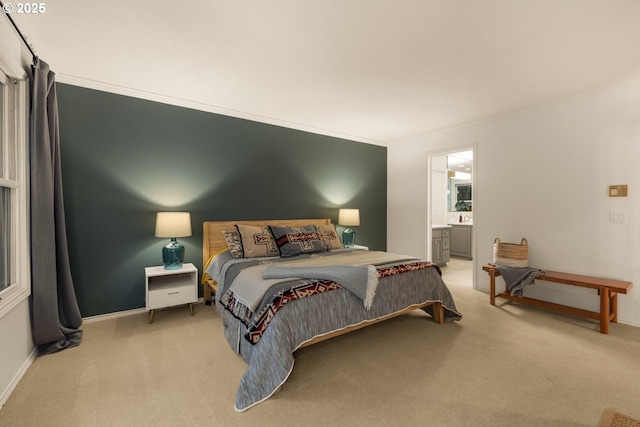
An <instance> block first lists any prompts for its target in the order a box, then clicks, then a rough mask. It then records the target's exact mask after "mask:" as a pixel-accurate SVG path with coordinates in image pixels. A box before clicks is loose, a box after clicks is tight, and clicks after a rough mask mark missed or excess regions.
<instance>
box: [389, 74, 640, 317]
mask: <svg viewBox="0 0 640 427" xmlns="http://www.w3.org/2000/svg"><path fill="white" fill-rule="evenodd" d="M473 144H477V145H476V146H477V151H476V167H477V169H476V170H474V186H475V188H474V190H475V195H474V201H473V213H474V217H475V218H474V220H475V221H474V229H475V235H476V241H475V242H474V248H475V249H476V254H475V255H476V258H475V259H476V260H477V263H476V270H475V272H474V274H475V278H476V284H477V287H478V289H482V290H488V278H487V275H486V274H485V273H484V272H483V271H482V270H481V268H482V265H483V264H485V263H487V262H490V261H491V259H492V243H493V239H494V237H495V236H499V237H500V238H501V240H502V241H506V242H519V241H520V238H521V237H523V236H524V237H526V238H527V239H528V241H529V265H531V266H534V267H540V268H546V269H549V270H558V271H566V272H573V273H582V274H587V275H596V276H602V277H611V278H619V279H624V280H629V281H632V282H634V283H635V287H636V289H634V290H632V291H631V293H630V294H628V295H621V296H619V320H620V321H623V322H626V323H632V324H636V325H639V326H640V308H639V307H640V289H639V288H640V73H639V74H636V75H634V76H630V77H629V78H627V79H626V80H624V81H621V82H618V83H616V84H613V85H610V86H607V87H605V88H602V89H599V90H594V91H591V92H589V93H583V94H580V95H577V96H574V97H571V98H565V99H562V100H558V101H556V102H553V103H549V104H545V105H540V106H537V107H532V108H528V109H525V110H520V111H517V112H512V113H510V114H506V115H502V116H499V117H495V118H492V119H489V120H486V121H483V122H480V123H474V124H471V125H468V126H464V127H460V128H456V129H451V130H447V131H442V132H437V133H432V134H427V135H421V136H417V137H413V138H409V139H406V140H402V141H396V142H392V143H390V144H389V146H388V236H387V239H388V240H387V242H388V244H387V246H388V250H389V251H391V252H399V253H408V254H412V255H416V256H421V257H426V253H427V252H426V245H425V236H426V230H425V224H426V217H427V206H426V194H427V177H426V170H427V166H426V165H427V160H426V157H427V154H426V153H427V152H434V151H435V152H437V151H442V150H445V149H448V148H457V147H460V146H471V145H473ZM614 184H628V185H629V197H626V198H610V197H608V186H609V185H614ZM610 212H626V214H627V224H624V225H619V224H610V223H609V213H610ZM527 292H528V293H530V295H531V296H534V297H539V298H543V299H548V300H552V301H554V302H559V303H565V304H571V305H576V306H578V307H580V308H585V309H589V310H596V309H597V307H598V298H597V296H596V295H595V293H594V292H593V291H589V290H586V289H580V288H573V287H570V286H558V285H553V284H547V283H541V282H536V285H535V286H532V287H530V288H529V289H528V290H527ZM487 303H488V297H487Z"/></svg>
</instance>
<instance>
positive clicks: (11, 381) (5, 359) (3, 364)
mask: <svg viewBox="0 0 640 427" xmlns="http://www.w3.org/2000/svg"><path fill="white" fill-rule="evenodd" d="M0 343H2V344H1V346H0V348H1V349H2V350H0V407H1V406H2V405H4V403H5V402H6V400H7V399H8V398H9V395H10V394H11V392H12V391H13V389H14V388H15V386H16V385H17V384H18V381H20V378H22V375H23V374H24V373H25V372H26V370H27V368H28V367H29V366H30V365H31V362H32V361H33V359H34V358H35V347H34V345H33V340H32V338H31V321H30V319H29V299H28V298H26V299H24V300H23V301H22V302H21V303H20V304H18V305H17V306H16V307H14V308H13V309H12V310H11V311H10V312H9V313H7V314H6V315H4V316H3V317H2V318H0ZM1 410H2V409H0V411H1Z"/></svg>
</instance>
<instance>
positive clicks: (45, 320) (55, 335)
mask: <svg viewBox="0 0 640 427" xmlns="http://www.w3.org/2000/svg"><path fill="white" fill-rule="evenodd" d="M30 149H31V150H30V160H31V164H30V169H31V175H30V178H31V183H30V184H31V198H30V201H31V303H32V306H31V317H32V322H31V324H32V330H33V339H34V343H35V344H36V345H37V346H38V352H39V354H41V355H42V354H48V353H53V352H55V351H58V350H61V349H64V348H67V347H75V346H77V345H79V344H80V341H81V340H82V330H81V329H80V327H81V326H82V316H81V315H80V310H79V308H78V302H77V299H76V294H75V290H74V287H73V280H72V277H71V267H70V264H69V251H68V246H67V232H66V224H65V216H64V202H63V197H62V174H61V162H60V136H59V128H58V102H57V99H56V87H55V73H54V72H52V71H51V70H50V69H49V65H48V64H47V63H46V62H44V61H42V60H41V59H39V58H35V60H34V65H33V87H32V90H31V147H30Z"/></svg>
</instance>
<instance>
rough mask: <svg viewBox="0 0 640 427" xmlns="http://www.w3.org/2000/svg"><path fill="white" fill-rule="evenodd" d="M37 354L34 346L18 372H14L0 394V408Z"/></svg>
mask: <svg viewBox="0 0 640 427" xmlns="http://www.w3.org/2000/svg"><path fill="white" fill-rule="evenodd" d="M37 355H38V348H37V347H34V348H33V351H32V352H31V354H30V355H29V357H27V359H26V360H25V361H24V363H23V364H22V366H21V367H20V369H19V370H18V372H16V374H15V376H14V377H13V379H12V380H11V382H10V383H9V385H8V386H7V388H6V389H5V390H4V391H3V392H2V394H1V395H0V409H2V407H3V406H4V404H5V403H7V400H8V399H9V396H11V393H13V390H14V389H15V388H16V386H17V385H18V383H19V382H20V380H21V379H22V377H23V376H24V374H25V373H26V372H27V369H29V366H31V364H32V363H33V361H34V360H36V356H37Z"/></svg>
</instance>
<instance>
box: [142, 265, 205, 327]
mask: <svg viewBox="0 0 640 427" xmlns="http://www.w3.org/2000/svg"><path fill="white" fill-rule="evenodd" d="M144 275H145V288H146V294H145V295H146V308H147V311H148V312H149V323H153V314H154V310H155V309H157V308H164V307H171V306H174V305H180V304H188V305H189V311H191V315H192V316H193V305H192V304H193V303H194V302H196V301H198V269H197V268H196V267H195V266H194V265H193V264H182V268H180V269H177V270H165V268H164V266H162V265H160V266H156V267H146V268H145V269H144Z"/></svg>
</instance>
